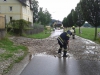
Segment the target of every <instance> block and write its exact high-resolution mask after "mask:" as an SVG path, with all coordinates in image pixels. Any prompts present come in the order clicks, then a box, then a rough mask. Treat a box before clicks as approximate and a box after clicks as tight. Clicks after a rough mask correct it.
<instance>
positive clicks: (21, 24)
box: [8, 19, 31, 35]
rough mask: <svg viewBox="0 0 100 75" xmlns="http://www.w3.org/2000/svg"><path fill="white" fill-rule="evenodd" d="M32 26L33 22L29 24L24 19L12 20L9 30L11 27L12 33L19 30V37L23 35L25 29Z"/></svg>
mask: <svg viewBox="0 0 100 75" xmlns="http://www.w3.org/2000/svg"><path fill="white" fill-rule="evenodd" d="M30 24H31V22H28V21H26V20H24V19H20V20H12V21H11V22H9V24H8V28H9V27H10V28H11V32H13V33H14V29H19V35H22V33H23V29H25V28H29V25H30Z"/></svg>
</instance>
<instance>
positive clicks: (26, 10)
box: [0, 0, 33, 24]
mask: <svg viewBox="0 0 100 75" xmlns="http://www.w3.org/2000/svg"><path fill="white" fill-rule="evenodd" d="M10 7H12V11H10ZM0 13H1V14H4V15H6V23H9V21H10V17H12V19H13V20H19V19H24V20H27V21H30V22H32V24H33V12H32V11H31V10H30V7H28V6H26V7H25V6H23V5H22V4H21V3H20V2H19V1H18V0H7V1H4V0H0Z"/></svg>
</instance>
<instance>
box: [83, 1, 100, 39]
mask: <svg viewBox="0 0 100 75" xmlns="http://www.w3.org/2000/svg"><path fill="white" fill-rule="evenodd" d="M99 2H100V1H99V0H81V9H82V12H83V15H84V18H85V20H86V21H87V22H88V23H89V24H91V25H92V26H94V27H95V37H94V40H96V37H97V27H98V26H99V25H100V3H99Z"/></svg>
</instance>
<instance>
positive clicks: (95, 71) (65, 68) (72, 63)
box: [20, 31, 100, 75]
mask: <svg viewBox="0 0 100 75" xmlns="http://www.w3.org/2000/svg"><path fill="white" fill-rule="evenodd" d="M61 32H62V31H61ZM61 32H60V31H58V32H57V33H53V34H52V35H51V37H56V36H57V35H59V34H60V33H61ZM87 43H88V42H87ZM86 48H87V49H89V47H87V46H86ZM85 53H87V54H89V53H91V54H93V53H94V52H93V51H92V50H89V51H88V52H87V51H86V52H85ZM68 55H69V57H67V58H63V57H61V58H59V57H57V56H58V55H56V57H54V56H50V55H42V56H38V55H36V56H34V57H33V58H32V60H31V61H30V62H29V64H28V65H27V66H26V67H25V69H24V70H23V71H22V73H21V74H20V75H100V61H93V60H85V59H84V60H82V59H76V57H74V56H73V55H72V54H68Z"/></svg>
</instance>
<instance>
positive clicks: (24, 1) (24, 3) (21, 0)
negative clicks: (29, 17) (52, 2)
mask: <svg viewBox="0 0 100 75" xmlns="http://www.w3.org/2000/svg"><path fill="white" fill-rule="evenodd" d="M18 1H19V2H20V3H21V4H23V5H25V6H27V3H26V1H27V0H18ZM28 1H29V3H30V5H31V4H32V1H31V0H28ZM30 9H31V10H32V7H31V6H30Z"/></svg>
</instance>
